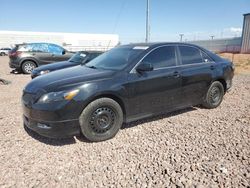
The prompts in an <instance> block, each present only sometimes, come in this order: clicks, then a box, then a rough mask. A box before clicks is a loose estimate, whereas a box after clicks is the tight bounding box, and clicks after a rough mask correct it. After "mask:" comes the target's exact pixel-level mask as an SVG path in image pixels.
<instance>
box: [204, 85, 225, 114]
mask: <svg viewBox="0 0 250 188" xmlns="http://www.w3.org/2000/svg"><path fill="white" fill-rule="evenodd" d="M223 96H224V87H223V85H222V84H221V83H220V82H219V81H215V82H213V83H212V84H211V86H210V87H209V89H208V91H207V94H206V98H205V100H204V102H203V104H202V105H203V106H204V107H206V108H210V109H211V108H216V107H218V106H219V105H220V104H221V102H222V100H223Z"/></svg>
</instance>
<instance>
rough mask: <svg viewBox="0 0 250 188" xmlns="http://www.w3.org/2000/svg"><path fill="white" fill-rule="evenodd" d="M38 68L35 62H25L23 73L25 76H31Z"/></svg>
mask: <svg viewBox="0 0 250 188" xmlns="http://www.w3.org/2000/svg"><path fill="white" fill-rule="evenodd" d="M36 67H37V66H36V64H35V63H34V62H33V61H25V62H24V63H23V64H22V71H23V73H24V74H30V73H31V72H32V71H33V70H34V69H35V68H36Z"/></svg>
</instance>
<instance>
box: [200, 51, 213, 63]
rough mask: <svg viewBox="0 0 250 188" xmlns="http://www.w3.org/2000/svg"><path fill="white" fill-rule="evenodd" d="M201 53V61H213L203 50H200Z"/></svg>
mask: <svg viewBox="0 0 250 188" xmlns="http://www.w3.org/2000/svg"><path fill="white" fill-rule="evenodd" d="M201 54H202V57H203V62H212V61H213V60H212V59H211V58H210V57H209V56H208V55H207V54H206V53H205V52H201Z"/></svg>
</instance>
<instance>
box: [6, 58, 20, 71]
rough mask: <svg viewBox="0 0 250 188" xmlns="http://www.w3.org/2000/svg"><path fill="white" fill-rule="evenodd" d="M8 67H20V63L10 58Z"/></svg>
mask: <svg viewBox="0 0 250 188" xmlns="http://www.w3.org/2000/svg"><path fill="white" fill-rule="evenodd" d="M9 67H10V68H12V69H20V68H21V65H20V63H19V61H14V60H10V61H9Z"/></svg>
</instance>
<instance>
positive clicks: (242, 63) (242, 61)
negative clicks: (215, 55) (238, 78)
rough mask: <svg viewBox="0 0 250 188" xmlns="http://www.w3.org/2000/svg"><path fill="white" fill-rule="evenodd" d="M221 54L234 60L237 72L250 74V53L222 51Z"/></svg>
mask: <svg viewBox="0 0 250 188" xmlns="http://www.w3.org/2000/svg"><path fill="white" fill-rule="evenodd" d="M219 55H220V56H221V57H223V58H226V59H230V60H231V61H233V63H234V64H235V68H236V70H235V72H236V74H250V54H231V53H222V54H219Z"/></svg>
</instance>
